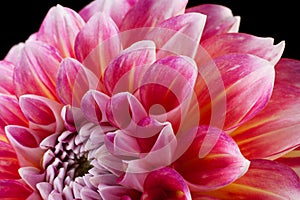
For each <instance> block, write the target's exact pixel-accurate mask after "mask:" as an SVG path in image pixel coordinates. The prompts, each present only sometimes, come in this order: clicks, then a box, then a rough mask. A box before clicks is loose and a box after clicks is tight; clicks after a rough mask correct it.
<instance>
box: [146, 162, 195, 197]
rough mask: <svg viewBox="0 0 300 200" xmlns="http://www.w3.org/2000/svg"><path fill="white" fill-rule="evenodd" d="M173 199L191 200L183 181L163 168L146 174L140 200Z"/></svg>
mask: <svg viewBox="0 0 300 200" xmlns="http://www.w3.org/2000/svg"><path fill="white" fill-rule="evenodd" d="M155 199H173V200H177V199H178V200H191V199H192V197H191V194H190V191H189V188H188V186H187V184H186V183H185V181H184V179H183V178H182V177H181V176H180V174H179V173H178V172H176V171H175V170H174V169H172V168H169V167H165V168H161V169H158V170H155V171H152V172H150V173H149V174H148V176H147V178H146V180H145V183H144V191H143V195H142V198H141V200H155Z"/></svg>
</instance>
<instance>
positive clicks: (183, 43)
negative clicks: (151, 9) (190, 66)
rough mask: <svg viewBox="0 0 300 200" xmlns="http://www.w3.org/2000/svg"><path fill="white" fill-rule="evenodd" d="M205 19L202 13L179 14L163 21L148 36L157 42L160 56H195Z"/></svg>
mask: <svg viewBox="0 0 300 200" xmlns="http://www.w3.org/2000/svg"><path fill="white" fill-rule="evenodd" d="M205 20H206V16H205V15H202V14H200V13H186V14H182V15H178V16H175V17H172V18H170V19H167V20H165V21H163V22H161V23H160V24H159V25H158V26H157V27H156V28H154V29H153V30H152V31H151V32H150V33H148V34H147V36H146V38H147V39H150V40H153V41H154V42H155V44H156V46H157V48H158V49H159V51H158V57H159V58H162V57H165V56H166V55H170V54H171V55H184V56H189V57H191V58H194V56H195V52H196V50H197V48H198V44H199V41H200V38H201V34H202V31H203V28H204V24H205Z"/></svg>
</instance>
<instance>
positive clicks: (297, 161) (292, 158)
mask: <svg viewBox="0 0 300 200" xmlns="http://www.w3.org/2000/svg"><path fill="white" fill-rule="evenodd" d="M276 161H278V162H281V163H283V164H286V165H288V166H289V167H290V168H292V169H293V170H294V171H295V172H296V173H297V174H298V176H299V177H300V147H298V148H297V149H294V150H293V151H291V152H289V153H287V154H285V155H283V156H281V157H280V158H277V159H276Z"/></svg>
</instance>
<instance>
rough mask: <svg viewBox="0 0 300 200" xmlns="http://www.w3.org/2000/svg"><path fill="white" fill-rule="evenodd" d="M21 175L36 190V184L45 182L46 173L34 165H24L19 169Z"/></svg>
mask: <svg viewBox="0 0 300 200" xmlns="http://www.w3.org/2000/svg"><path fill="white" fill-rule="evenodd" d="M19 173H20V176H21V177H22V179H23V180H24V181H25V182H26V183H27V185H29V186H30V187H31V188H32V189H33V190H36V189H37V188H36V185H37V184H38V183H40V182H43V181H44V179H45V174H44V173H41V171H40V170H39V169H37V168H34V167H22V168H20V169H19Z"/></svg>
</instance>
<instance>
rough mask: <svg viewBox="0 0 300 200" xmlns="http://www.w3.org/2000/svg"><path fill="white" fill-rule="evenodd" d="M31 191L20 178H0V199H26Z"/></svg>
mask: <svg viewBox="0 0 300 200" xmlns="http://www.w3.org/2000/svg"><path fill="white" fill-rule="evenodd" d="M31 193H32V190H31V189H30V188H29V187H28V186H27V185H26V184H25V183H24V182H23V181H21V180H0V199H5V200H6V199H26V198H27V197H28V196H29V195H30V194H31Z"/></svg>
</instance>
